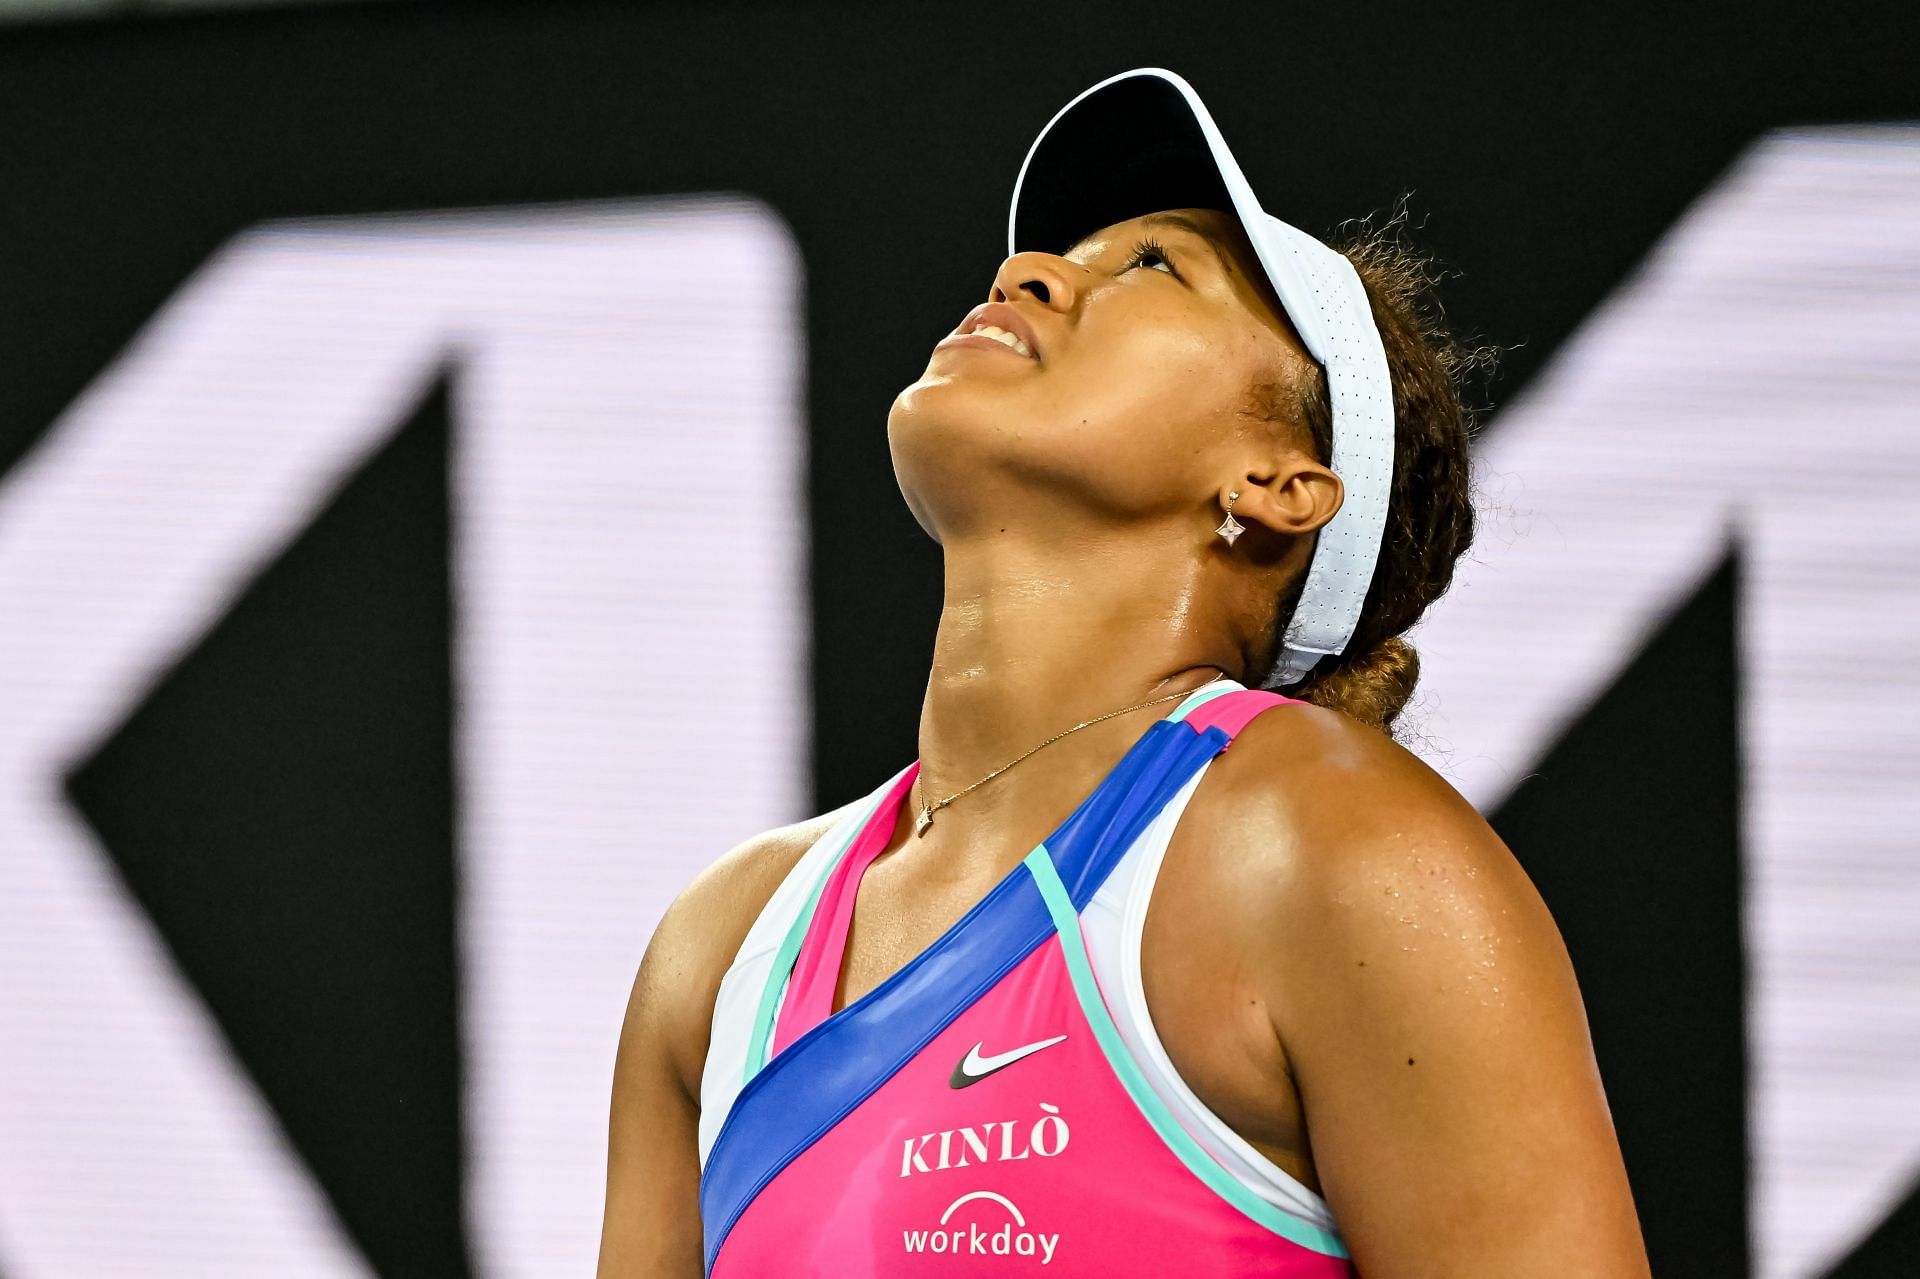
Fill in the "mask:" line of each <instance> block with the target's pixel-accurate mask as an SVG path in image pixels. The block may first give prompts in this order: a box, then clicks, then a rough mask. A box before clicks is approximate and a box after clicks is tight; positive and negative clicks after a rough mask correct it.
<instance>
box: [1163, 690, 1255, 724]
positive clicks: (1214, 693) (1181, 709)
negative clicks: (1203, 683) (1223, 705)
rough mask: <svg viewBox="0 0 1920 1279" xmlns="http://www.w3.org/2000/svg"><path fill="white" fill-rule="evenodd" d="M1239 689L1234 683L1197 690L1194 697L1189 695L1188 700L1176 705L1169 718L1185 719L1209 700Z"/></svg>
mask: <svg viewBox="0 0 1920 1279" xmlns="http://www.w3.org/2000/svg"><path fill="white" fill-rule="evenodd" d="M1239 691H1240V688H1239V687H1238V686H1234V685H1230V686H1228V687H1226V688H1211V687H1208V688H1201V689H1198V690H1196V691H1195V693H1194V694H1193V696H1192V697H1189V698H1188V699H1187V700H1186V701H1184V702H1182V703H1180V705H1178V706H1177V707H1175V708H1174V711H1173V714H1171V715H1169V716H1167V718H1168V719H1185V718H1186V717H1187V716H1188V715H1190V714H1191V713H1193V712H1194V711H1195V710H1198V709H1199V708H1200V707H1202V706H1205V705H1206V704H1207V703H1208V702H1210V701H1212V700H1213V699H1214V698H1216V697H1225V696H1226V695H1227V694H1228V693H1237V692H1239Z"/></svg>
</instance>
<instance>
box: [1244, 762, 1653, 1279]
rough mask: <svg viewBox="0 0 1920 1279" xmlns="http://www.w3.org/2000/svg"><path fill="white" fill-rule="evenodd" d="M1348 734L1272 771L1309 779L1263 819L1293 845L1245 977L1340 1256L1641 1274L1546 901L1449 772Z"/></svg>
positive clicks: (1368, 1273) (1626, 1199) (1590, 1276)
mask: <svg viewBox="0 0 1920 1279" xmlns="http://www.w3.org/2000/svg"><path fill="white" fill-rule="evenodd" d="M1354 731H1355V732H1356V733H1366V732H1370V730H1364V729H1356V730H1354ZM1363 743H1364V739H1359V738H1355V739H1352V740H1351V741H1349V743H1347V745H1349V746H1355V747H1356V749H1351V750H1334V751H1326V752H1322V753H1321V754H1319V756H1318V762H1317V763H1312V764H1307V765H1305V766H1304V768H1302V769H1300V771H1297V772H1296V773H1295V775H1294V777H1293V778H1292V779H1291V780H1290V782H1289V784H1288V786H1287V790H1288V792H1289V793H1290V794H1292V795H1296V796H1302V797H1311V799H1310V800H1307V799H1304V798H1303V799H1301V800H1295V801H1291V802H1290V805H1289V806H1290V807H1291V808H1292V810H1293V811H1292V812H1291V813H1290V814H1289V815H1288V819H1287V820H1286V822H1285V823H1284V824H1283V825H1276V826H1274V827H1271V828H1270V829H1275V830H1278V829H1287V830H1289V831H1290V833H1289V834H1288V835H1287V836H1285V837H1284V838H1286V839H1287V840H1288V841H1289V842H1291V843H1292V844H1293V845H1294V846H1293V847H1292V848H1291V849H1290V850H1288V852H1287V856H1286V859H1285V864H1286V865H1287V866H1288V867H1289V868H1290V873H1289V874H1288V875H1287V877H1286V878H1287V880H1288V882H1286V883H1285V884H1282V885H1278V886H1277V888H1278V890H1279V891H1276V892H1274V893H1271V894H1269V895H1268V901H1269V903H1270V904H1271V910H1272V912H1273V913H1274V914H1275V915H1276V916H1277V918H1275V919H1274V920H1273V927H1272V929H1271V931H1270V934H1269V935H1270V936H1271V938H1272V946H1273V949H1272V953H1271V954H1270V955H1268V956H1266V959H1267V963H1266V967H1265V974H1266V977H1265V979H1264V980H1265V983H1266V984H1265V987H1264V989H1265V990H1266V992H1267V998H1268V1005H1267V1006H1268V1009H1269V1012H1270V1015H1271V1017H1272V1019H1273V1024H1274V1027H1275V1030H1276V1033H1277V1034H1278V1035H1279V1036H1280V1039H1281V1043H1282V1046H1283V1048H1284V1050H1285V1052H1286V1055H1287V1057H1288V1060H1289V1061H1290V1063H1291V1065H1292V1069H1293V1071H1294V1075H1295V1082H1296V1084H1297V1086H1298V1088H1299V1090H1300V1096H1301V1100H1302V1104H1303V1106H1304V1110H1305V1114H1306V1120H1307V1129H1308V1138H1309V1141H1310V1144H1311V1149H1312V1152H1313V1157H1314V1161H1315V1168H1316V1171H1317V1173H1318V1176H1319V1179H1320V1182H1321V1186H1322V1189H1323V1191H1324V1194H1325V1196H1326V1198H1327V1200H1328V1203H1329V1205H1330V1206H1331V1208H1332V1209H1333V1212H1334V1215H1335V1217H1336V1219H1337V1220H1338V1222H1339V1224H1340V1228H1341V1230H1342V1232H1343V1234H1344V1236H1345V1237H1346V1239H1347V1242H1348V1245H1349V1247H1350V1248H1351V1250H1352V1253H1353V1259H1354V1264H1355V1266H1356V1268H1357V1269H1358V1270H1359V1271H1360V1273H1361V1274H1362V1275H1364V1276H1365V1277H1366V1279H1413V1276H1419V1277H1420V1279H1438V1277H1440V1276H1460V1277H1461V1279H1466V1277H1468V1276H1471V1277H1472V1279H1538V1276H1541V1275H1554V1276H1556V1279H1646V1276H1647V1275H1648V1262H1647V1256H1646V1251H1645V1245H1644V1243H1643V1242H1642V1238H1641V1233H1640V1226H1639V1220H1638V1217H1637V1215H1636V1213H1635V1211H1634V1207H1633V1198H1632V1194H1631V1191H1630V1189H1629V1187H1628V1183H1627V1176H1626V1170H1625V1167H1624V1165H1623V1164H1622V1162H1621V1156H1620V1148H1619V1144H1618V1139H1617V1138H1616V1136H1615V1134H1614V1129H1613V1121H1612V1116H1611V1115H1610V1114H1609V1112H1608V1109H1607V1101H1606V1095H1605V1092H1604V1091H1603V1089H1602V1087H1601V1081H1600V1074H1599V1070H1598V1068H1597V1066H1596V1065H1595V1062H1594V1056H1593V1048H1592V1044H1591V1041H1590V1039H1589V1035H1588V1029H1587V1021H1586V1013H1585V1009H1584V1007H1583V1006H1582V1003H1581V999H1580V991H1579V987H1578V986H1577V984H1576V983H1575V980H1574V973H1573V967H1572V964H1571V963H1570V962H1569V960H1568V957H1567V951H1566V947H1565V945H1564V944H1563V943H1562V941H1561V938H1560V933H1559V930H1558V929H1557V928H1556V927H1555V925H1554V922H1553V919H1552V917H1551V916H1550V915H1549V914H1548V912H1547V908H1546V905H1545V904H1544V903H1543V902H1542V901H1541V899H1540V895H1539V893H1538V892H1537V891H1536V890H1535V889H1534V886H1533V884H1532V882H1531V881H1530V880H1529V879H1528V878H1527V875H1526V873H1525V871H1523V870H1522V869H1521V867H1520V865H1519V863H1518V862H1517V861H1515V860H1514V857H1513V855H1512V853H1511V852H1509V851H1508V849H1507V847H1506V845H1505V844H1504V843H1502V842H1501V840H1500V838H1499V836H1498V835H1496V834H1495V833H1494V831H1493V830H1492V828H1491V827H1489V826H1488V825H1487V823H1486V822H1485V821H1484V820H1483V819H1482V818H1481V817H1480V815H1479V814H1478V813H1476V812H1475V811H1474V809H1473V808H1472V806H1471V805H1470V804H1468V803H1467V801H1466V800H1465V799H1464V798H1462V797H1461V796H1460V794H1459V793H1458V792H1457V791H1455V790H1454V789H1453V788H1452V787H1451V786H1449V785H1447V784H1446V782H1445V781H1444V780H1443V779H1441V778H1440V777H1439V776H1438V775H1437V774H1435V773H1434V772H1433V771H1432V770H1431V769H1429V768H1428V767H1427V766H1426V765H1425V764H1424V763H1421V762H1420V761H1419V760H1418V759H1417V758H1416V757H1415V756H1413V755H1412V754H1410V753H1408V752H1406V751H1405V750H1403V749H1402V748H1400V747H1399V746H1397V745H1394V744H1391V743H1386V742H1385V741H1384V739H1379V740H1378V741H1377V742H1375V743H1372V744H1363ZM1295 763H1296V765H1297V764H1298V763H1299V761H1298V760H1296V761H1295ZM1302 773H1304V774H1305V775H1304V776H1303V775H1302Z"/></svg>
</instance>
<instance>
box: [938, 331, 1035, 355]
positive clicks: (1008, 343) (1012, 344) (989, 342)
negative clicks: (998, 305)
mask: <svg viewBox="0 0 1920 1279" xmlns="http://www.w3.org/2000/svg"><path fill="white" fill-rule="evenodd" d="M949 346H992V347H998V348H999V349H1000V350H1002V351H1010V352H1012V353H1013V354H1015V355H1017V356H1019V357H1020V358H1022V359H1025V360H1031V359H1032V358H1033V350H1032V348H1030V347H1029V346H1028V345H1027V344H1026V342H1025V340H1023V339H1022V338H1021V337H1020V335H1019V334H1017V333H1009V332H1007V331H1006V330H1005V329H1002V328H996V327H995V326H994V325H991V324H983V325H981V326H980V327H979V328H977V329H975V330H974V331H973V332H971V333H954V334H950V335H948V336H947V337H944V338H942V339H940V341H939V343H938V344H937V345H936V346H935V347H934V350H936V351H937V350H939V349H941V348H942V347H949Z"/></svg>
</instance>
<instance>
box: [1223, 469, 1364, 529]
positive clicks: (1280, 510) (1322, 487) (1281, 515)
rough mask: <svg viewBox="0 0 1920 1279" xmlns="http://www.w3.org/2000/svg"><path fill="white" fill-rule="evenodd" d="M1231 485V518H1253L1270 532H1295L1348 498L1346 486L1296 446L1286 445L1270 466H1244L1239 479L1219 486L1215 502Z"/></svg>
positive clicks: (1326, 517) (1313, 525)
mask: <svg viewBox="0 0 1920 1279" xmlns="http://www.w3.org/2000/svg"><path fill="white" fill-rule="evenodd" d="M1235 489H1237V490H1239V493H1240V496H1239V497H1237V498H1234V499H1233V515H1234V518H1235V519H1237V520H1239V521H1241V522H1242V523H1246V522H1248V521H1251V522H1253V523H1257V524H1259V525H1260V526H1261V527H1262V528H1264V529H1266V530H1268V531H1269V532H1272V533H1279V534H1283V535H1285V536H1288V537H1297V536H1299V535H1300V534H1303V533H1311V532H1313V531H1314V530H1315V529H1317V528H1319V527H1320V526H1321V525H1323V524H1325V523H1326V522H1327V521H1328V520H1331V519H1332V518H1333V517H1334V515H1335V514H1337V513H1338V512H1339V510H1340V504H1341V503H1342V502H1344V501H1345V500H1346V496H1347V488H1346V485H1344V484H1342V483H1341V482H1340V477H1339V476H1338V475H1336V474H1334V472H1333V471H1332V470H1331V469H1330V468H1328V467H1326V466H1323V465H1321V464H1320V463H1319V462H1316V461H1314V460H1313V458H1311V457H1309V456H1308V455H1307V454H1305V453H1303V452H1301V451H1300V450H1298V449H1289V450H1287V452H1286V453H1285V454H1284V455H1282V456H1281V457H1280V458H1279V459H1278V460H1277V461H1276V462H1275V463H1274V465H1273V466H1271V467H1268V468H1265V469H1263V470H1255V471H1248V472H1247V473H1245V474H1244V475H1242V476H1240V478H1239V480H1238V482H1237V483H1235V484H1234V485H1232V486H1230V487H1228V488H1223V489H1221V490H1220V493H1219V497H1218V500H1219V503H1220V505H1221V506H1222V507H1223V508H1224V507H1225V506H1226V504H1227V495H1228V494H1229V493H1231V492H1233V491H1234V490H1235Z"/></svg>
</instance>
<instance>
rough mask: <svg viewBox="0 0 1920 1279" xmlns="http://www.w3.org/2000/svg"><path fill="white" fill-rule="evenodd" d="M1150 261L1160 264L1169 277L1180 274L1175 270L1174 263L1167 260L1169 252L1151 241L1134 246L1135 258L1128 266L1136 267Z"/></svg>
mask: <svg viewBox="0 0 1920 1279" xmlns="http://www.w3.org/2000/svg"><path fill="white" fill-rule="evenodd" d="M1149 259H1151V260H1152V261H1155V262H1158V263H1159V264H1160V267H1161V268H1162V269H1164V270H1165V271H1166V273H1167V274H1168V275H1176V274H1178V272H1176V271H1175V270H1174V269H1173V263H1172V262H1170V261H1169V260H1168V259H1167V251H1166V250H1165V249H1163V248H1161V247H1160V246H1159V245H1157V244H1154V243H1152V242H1150V241H1149V242H1145V243H1142V244H1138V245H1136V246H1134V250H1133V256H1132V257H1131V258H1129V259H1128V261H1127V266H1128V267H1130V268H1131V267H1136V266H1139V265H1141V264H1142V263H1143V262H1146V261H1148V260H1149Z"/></svg>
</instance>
